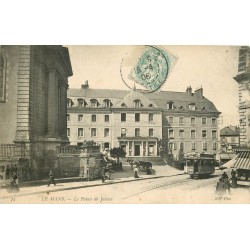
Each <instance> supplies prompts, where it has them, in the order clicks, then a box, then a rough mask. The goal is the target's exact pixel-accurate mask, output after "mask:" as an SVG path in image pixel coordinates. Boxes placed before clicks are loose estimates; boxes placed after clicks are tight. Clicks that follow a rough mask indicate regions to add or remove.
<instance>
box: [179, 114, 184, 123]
mask: <svg viewBox="0 0 250 250" xmlns="http://www.w3.org/2000/svg"><path fill="white" fill-rule="evenodd" d="M179 123H180V124H183V123H184V117H183V116H181V117H179Z"/></svg>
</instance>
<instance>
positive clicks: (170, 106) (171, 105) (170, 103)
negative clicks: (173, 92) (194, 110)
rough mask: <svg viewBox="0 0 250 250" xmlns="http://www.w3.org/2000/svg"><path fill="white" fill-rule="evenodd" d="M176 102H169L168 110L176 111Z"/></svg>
mask: <svg viewBox="0 0 250 250" xmlns="http://www.w3.org/2000/svg"><path fill="white" fill-rule="evenodd" d="M174 108H175V107H174V102H168V103H167V109H174Z"/></svg>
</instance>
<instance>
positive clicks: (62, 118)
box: [59, 82, 67, 138]
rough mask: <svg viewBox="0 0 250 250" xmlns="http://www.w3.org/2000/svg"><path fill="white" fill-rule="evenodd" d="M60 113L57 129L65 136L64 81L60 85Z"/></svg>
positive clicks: (65, 93) (65, 106)
mask: <svg viewBox="0 0 250 250" xmlns="http://www.w3.org/2000/svg"><path fill="white" fill-rule="evenodd" d="M59 105H60V108H59V110H60V114H59V120H60V122H59V131H60V135H61V136H62V137H63V138H66V137H67V88H66V86H65V83H64V82H61V85H60V102H59Z"/></svg>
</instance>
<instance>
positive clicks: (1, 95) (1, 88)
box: [0, 54, 6, 102]
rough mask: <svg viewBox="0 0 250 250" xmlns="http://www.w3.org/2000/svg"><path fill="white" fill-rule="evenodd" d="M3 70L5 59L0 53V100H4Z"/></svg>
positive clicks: (4, 69)
mask: <svg viewBox="0 0 250 250" xmlns="http://www.w3.org/2000/svg"><path fill="white" fill-rule="evenodd" d="M5 72H6V61H5V58H4V56H3V55H2V54H0V102H4V101H5Z"/></svg>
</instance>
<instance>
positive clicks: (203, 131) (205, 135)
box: [201, 130, 207, 138]
mask: <svg viewBox="0 0 250 250" xmlns="http://www.w3.org/2000/svg"><path fill="white" fill-rule="evenodd" d="M201 136H202V138H207V130H202V131H201Z"/></svg>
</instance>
